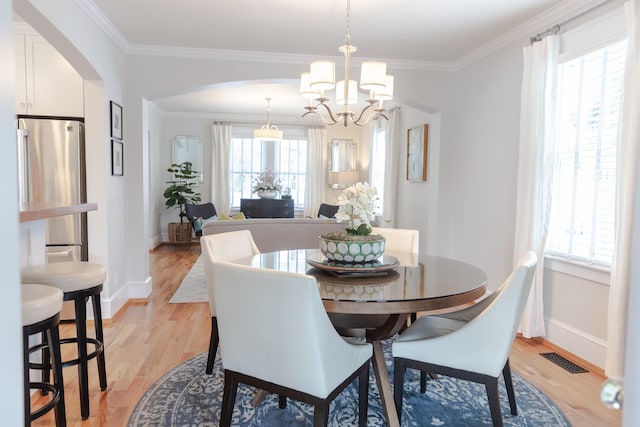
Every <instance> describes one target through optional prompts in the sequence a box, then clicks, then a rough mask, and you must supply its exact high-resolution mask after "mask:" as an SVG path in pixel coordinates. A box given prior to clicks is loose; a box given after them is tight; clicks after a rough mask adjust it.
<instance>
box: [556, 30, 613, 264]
mask: <svg viewBox="0 0 640 427" xmlns="http://www.w3.org/2000/svg"><path fill="white" fill-rule="evenodd" d="M625 52H626V41H622V42H618V43H615V44H613V45H610V46H608V47H605V48H603V49H599V50H596V51H593V52H590V53H588V54H586V55H583V56H580V57H578V58H575V59H572V60H569V61H567V62H564V63H561V64H560V65H559V67H558V95H557V118H556V121H557V150H558V153H557V157H556V164H555V170H554V178H553V193H552V211H551V220H550V226H549V234H548V238H547V245H546V251H547V253H550V254H552V255H556V256H561V257H566V258H569V259H575V260H578V261H583V262H586V263H589V264H596V265H601V266H610V265H611V260H612V257H613V249H614V238H615V236H614V226H615V192H616V166H617V165H616V149H617V144H618V136H619V124H620V116H621V110H622V90H623V88H622V84H623V79H624V59H625Z"/></svg>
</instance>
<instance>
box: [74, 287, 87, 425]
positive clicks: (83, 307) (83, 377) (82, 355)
mask: <svg viewBox="0 0 640 427" xmlns="http://www.w3.org/2000/svg"><path fill="white" fill-rule="evenodd" d="M74 305H75V312H76V335H77V339H78V383H79V386H80V388H79V391H80V415H81V416H82V419H83V420H86V419H87V418H89V369H88V363H87V298H86V297H78V298H76V299H75V300H74Z"/></svg>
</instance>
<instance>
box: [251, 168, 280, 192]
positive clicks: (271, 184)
mask: <svg viewBox="0 0 640 427" xmlns="http://www.w3.org/2000/svg"><path fill="white" fill-rule="evenodd" d="M280 191H282V184H281V183H280V180H279V179H278V178H276V174H275V173H274V172H273V171H272V170H271V169H267V170H266V171H264V172H262V173H261V174H260V175H258V177H257V178H255V179H254V181H253V192H254V193H256V194H257V195H258V197H260V198H261V199H274V198H275V197H276V196H277V195H278V192H280Z"/></svg>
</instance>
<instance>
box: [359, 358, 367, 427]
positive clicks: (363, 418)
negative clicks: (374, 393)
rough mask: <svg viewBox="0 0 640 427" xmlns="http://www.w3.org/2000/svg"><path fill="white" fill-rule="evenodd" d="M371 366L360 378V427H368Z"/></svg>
mask: <svg viewBox="0 0 640 427" xmlns="http://www.w3.org/2000/svg"><path fill="white" fill-rule="evenodd" d="M368 410H369V364H368V363H367V366H366V368H364V369H363V370H362V372H360V376H359V377H358V426H359V427H366V425H367V413H368V412H369V411H368Z"/></svg>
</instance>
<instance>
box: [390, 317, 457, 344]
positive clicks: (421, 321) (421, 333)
mask: <svg viewBox="0 0 640 427" xmlns="http://www.w3.org/2000/svg"><path fill="white" fill-rule="evenodd" d="M466 323H467V322H464V321H462V320H456V319H447V318H444V317H438V316H422V317H420V318H418V320H416V321H415V322H413V323H412V324H411V327H410V328H409V329H407V330H406V331H404V332H403V333H402V335H400V336H399V337H398V338H396V340H395V342H403V341H414V340H422V339H427V338H435V337H439V336H442V335H446V334H450V333H451V332H453V331H457V330H458V329H460V328H461V327H463V326H464V325H465V324H466Z"/></svg>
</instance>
